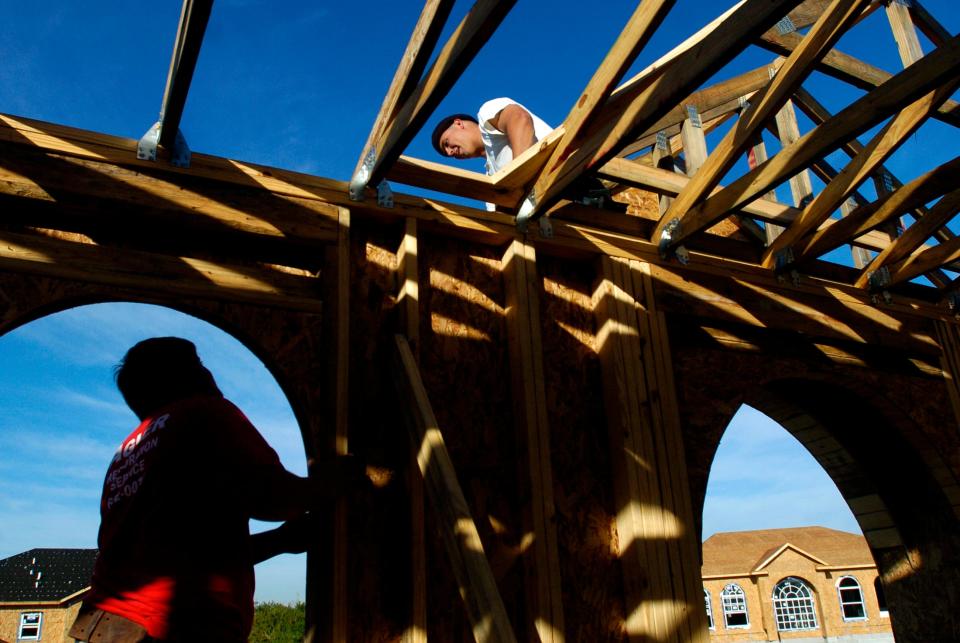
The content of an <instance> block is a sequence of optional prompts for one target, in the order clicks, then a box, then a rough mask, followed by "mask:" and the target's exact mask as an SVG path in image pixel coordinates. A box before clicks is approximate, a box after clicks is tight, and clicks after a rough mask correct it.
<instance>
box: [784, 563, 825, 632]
mask: <svg viewBox="0 0 960 643" xmlns="http://www.w3.org/2000/svg"><path fill="white" fill-rule="evenodd" d="M787 581H790V582H791V583H794V584H799V585H800V586H801V587H803V588H804V589H805V590H806V591H807V594H808V595H807V596H806V597H804V600H808V601H810V614H811V615H812V616H813V618H812V620H813V625H807V626H804V627H790V628H786V629H783V628H781V627H780V625H781V623H780V621H781V619H780V614H779V613H778V611H777V610H778V608H779V607H780V605H781V603H784V602H785V601H787V600H797V599H785V598H780V597H778V596H777V590H778V588H779V587H780V586H781V585H782V584H783V583H785V582H787ZM815 595H816V594H815V593H814V591H813V590H812V589H811V588H810V585H808V584H807V582H806V581H804V580H803V579H800V578H797V577H796V576H787V577H786V578H783V579H781V580H780V581H779V582H777V584H776V585H774V586H773V622H774V625H776V628H777V631H778V632H810V631H813V630H817V629H819V628H820V619H819V617H818V616H817V602H816V601H815V600H814V596H815Z"/></svg>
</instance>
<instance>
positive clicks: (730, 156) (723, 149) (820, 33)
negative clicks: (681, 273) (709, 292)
mask: <svg viewBox="0 0 960 643" xmlns="http://www.w3.org/2000/svg"><path fill="white" fill-rule="evenodd" d="M867 1H868V0H833V1H832V2H831V3H830V6H829V7H828V8H827V10H826V11H825V12H824V14H823V16H822V17H821V18H820V19H819V20H818V21H817V23H816V24H815V25H814V27H813V29H812V30H811V31H810V33H809V34H808V35H807V36H806V37H805V38H804V39H803V42H802V43H800V46H798V47H797V48H796V49H795V50H794V51H793V52H791V53H790V56H789V57H788V58H787V60H786V61H784V63H783V64H782V65H781V66H780V69H779V70H778V71H777V72H776V75H774V76H773V78H772V80H771V81H770V82H769V83H768V84H767V85H766V86H764V87H762V88H761V89H760V90H758V91H757V95H756V96H755V97H754V100H753V101H752V102H751V103H750V105H748V106H747V107H746V108H745V109H744V110H743V111H742V112H741V114H740V118H739V119H738V120H737V122H736V123H735V124H734V126H733V127H732V128H731V129H730V130H729V131H728V132H727V134H726V136H724V137H723V139H722V140H721V141H720V142H719V143H718V144H717V147H716V149H715V150H714V151H713V153H712V154H711V155H710V157H709V158H708V159H706V162H705V164H704V168H703V170H702V171H701V172H699V173H698V174H697V175H696V176H694V178H693V180H692V181H691V182H690V183H688V184H687V186H686V188H684V190H683V192H681V193H680V194H679V195H678V196H677V198H676V199H675V200H674V202H673V204H672V205H671V206H670V210H669V211H668V212H667V213H666V214H665V215H664V216H663V218H662V219H661V220H660V223H659V224H658V225H657V228H656V229H655V230H654V233H653V239H654V240H655V241H656V240H659V239H660V238H661V237H662V235H663V233H664V231H665V229H666V227H667V225H669V224H670V223H671V222H672V221H673V220H674V219H678V220H679V222H680V230H679V231H678V232H677V233H675V234H672V235H671V245H672V246H674V247H675V246H676V245H679V244H680V243H681V242H682V241H683V239H684V238H686V237H687V236H689V235H690V234H693V233H695V232H698V231H699V230H697V229H692V230H688V229H687V226H685V225H684V223H685V219H686V214H687V212H689V210H690V208H691V207H692V206H693V205H694V204H696V203H699V202H701V201H702V200H703V198H704V197H705V196H707V195H709V194H710V192H711V190H713V188H715V187H716V186H717V184H718V183H719V182H720V179H722V178H723V176H724V175H725V174H726V173H727V172H728V171H729V170H730V168H731V167H733V164H734V163H736V161H737V159H738V158H739V156H740V153H741V152H742V151H743V149H744V148H745V147H746V146H747V145H749V144H750V143H751V142H752V141H753V140H754V138H755V137H756V135H757V134H758V133H761V132H762V131H763V127H764V126H765V125H766V123H767V121H768V120H769V119H770V118H772V117H774V116H775V115H776V114H777V112H779V111H780V109H781V108H782V107H783V106H784V104H785V103H786V101H787V100H788V99H789V98H790V95H791V94H792V93H793V90H794V89H795V88H796V87H798V86H799V85H800V84H801V83H802V82H803V81H804V80H805V79H806V78H807V76H808V75H809V74H810V72H811V71H812V66H813V65H814V63H816V61H817V60H819V59H820V58H821V57H822V56H823V55H824V54H825V53H826V52H827V51H829V50H830V49H831V48H832V47H833V45H834V44H835V43H836V42H837V41H838V40H839V39H840V36H842V35H843V33H844V32H845V31H846V29H847V27H849V26H850V24H851V23H852V22H853V21H854V20H855V19H856V18H857V16H858V15H859V14H860V12H861V10H862V8H863V7H864V6H865V5H866V3H867Z"/></svg>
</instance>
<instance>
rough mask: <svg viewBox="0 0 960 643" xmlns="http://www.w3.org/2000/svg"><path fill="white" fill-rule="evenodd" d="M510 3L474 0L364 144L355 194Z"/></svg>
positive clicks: (380, 171)
mask: <svg viewBox="0 0 960 643" xmlns="http://www.w3.org/2000/svg"><path fill="white" fill-rule="evenodd" d="M514 4H516V0H477V2H476V3H475V4H474V5H473V8H472V9H471V10H470V12H469V13H468V14H467V15H466V16H465V17H464V18H463V20H462V21H461V22H460V25H459V26H458V27H457V29H456V30H455V31H454V32H453V34H452V35H451V36H450V38H449V39H448V40H447V42H446V44H445V45H444V46H443V49H441V50H440V53H439V54H438V55H437V58H436V60H435V61H434V62H433V65H431V67H430V69H429V70H428V71H427V72H426V74H425V75H424V77H423V79H422V80H421V81H420V83H419V84H418V85H417V87H416V88H415V89H414V90H413V91H412V92H411V93H410V96H409V97H408V98H407V99H406V101H404V103H403V106H402V107H400V108H399V109H397V110H396V116H395V117H394V118H393V120H392V121H390V123H389V125H387V126H386V127H385V128H384V129H383V130H382V132H381V134H380V135H379V137H377V138H376V139H375V140H374V141H372V142H371V143H370V144H369V145H368V148H367V150H368V152H366V153H365V154H367V155H369V151H375V154H374V156H373V157H372V158H371V159H370V162H369V163H368V162H367V160H366V159H367V156H365V157H364V159H363V166H364V170H363V171H361V172H359V173H358V176H355V177H354V182H353V186H352V187H351V191H352V192H353V193H354V196H355V197H359V192H360V191H361V190H362V186H366V185H376V184H377V183H379V182H380V180H381V179H382V178H383V177H384V175H385V174H386V172H387V170H388V169H389V168H390V166H391V165H393V162H394V161H395V160H396V159H397V158H398V157H399V156H400V154H402V153H403V150H404V149H405V148H406V146H407V144H408V143H409V142H410V141H411V140H412V139H413V137H414V136H416V135H417V132H419V131H420V129H421V128H422V127H423V125H424V124H425V123H426V122H427V119H428V118H430V116H431V114H433V110H434V109H436V107H437V105H439V104H440V101H441V100H443V97H444V96H445V95H446V93H447V91H449V89H450V88H451V87H452V86H453V84H454V83H455V82H456V80H457V78H459V77H460V74H461V73H462V72H463V70H464V69H466V67H467V65H469V64H470V62H471V61H472V60H473V58H474V56H476V54H477V52H478V51H480V48H481V47H482V46H483V44H484V43H485V42H486V41H487V39H489V38H490V36H491V35H492V34H493V32H494V31H495V30H496V28H497V26H498V25H499V24H500V23H501V22H502V21H503V19H504V18H505V17H506V16H507V13H508V12H509V11H510V9H511V8H512V7H513V5H514Z"/></svg>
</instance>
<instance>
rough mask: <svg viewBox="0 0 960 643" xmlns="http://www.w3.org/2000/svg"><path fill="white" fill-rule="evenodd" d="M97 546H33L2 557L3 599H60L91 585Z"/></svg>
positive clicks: (0, 586) (0, 597) (0, 588)
mask: <svg viewBox="0 0 960 643" xmlns="http://www.w3.org/2000/svg"><path fill="white" fill-rule="evenodd" d="M96 556H97V550H96V549H31V550H30V551H25V552H23V553H22V554H17V555H16V556H11V557H10V558H4V559H3V560H0V603H11V602H18V603H23V602H41V601H59V600H62V599H64V598H66V597H68V596H70V595H72V594H76V593H77V592H79V591H81V590H83V589H85V588H87V587H89V586H90V577H91V575H92V574H93V561H94V559H95V558H96Z"/></svg>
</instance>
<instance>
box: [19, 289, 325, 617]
mask: <svg viewBox="0 0 960 643" xmlns="http://www.w3.org/2000/svg"><path fill="white" fill-rule="evenodd" d="M156 336H178V337H183V338H186V339H189V340H191V341H192V342H194V344H196V346H197V351H198V353H199V355H200V357H201V359H202V360H203V362H204V364H205V365H206V366H207V367H208V368H209V370H210V371H211V372H212V373H213V375H214V377H215V378H216V380H217V384H218V386H219V387H220V389H221V390H222V392H223V393H224V395H225V396H226V397H227V399H229V400H231V401H232V402H233V403H235V404H236V405H237V406H238V407H240V408H241V409H242V410H243V411H244V413H245V414H246V415H247V417H248V418H249V419H250V421H251V422H252V423H253V424H254V426H256V427H257V429H258V430H259V431H260V433H261V434H262V435H263V436H264V438H265V439H266V440H267V442H268V443H269V444H270V445H271V446H272V447H273V448H274V450H276V452H277V453H278V455H279V456H280V459H281V461H282V463H283V465H284V466H285V467H286V468H287V469H288V470H289V471H292V472H293V473H296V474H298V475H301V476H305V475H306V470H307V465H306V457H305V450H304V443H303V438H302V437H301V432H300V429H299V428H298V423H297V420H296V418H295V417H294V413H293V410H292V409H291V406H290V403H289V402H288V400H287V398H286V396H285V395H284V393H283V392H282V390H281V388H280V386H279V385H278V383H277V381H276V380H275V379H274V377H273V376H272V375H271V373H270V372H269V371H268V370H267V368H266V367H265V366H264V364H263V362H261V361H260V359H258V358H257V357H256V356H255V355H254V354H253V353H252V352H251V351H250V350H249V349H248V348H246V347H245V346H244V345H243V344H242V343H240V342H239V341H238V340H237V339H235V338H234V337H232V336H231V335H229V334H227V333H226V332H224V331H223V330H220V329H219V328H217V327H216V326H213V325H211V324H209V323H207V322H205V321H202V320H200V319H198V318H196V317H192V316H190V315H187V314H184V313H181V312H178V311H175V310H172V309H169V308H164V307H160V306H153V305H146V304H130V303H109V304H94V305H86V306H79V307H76V308H71V309H69V310H65V311H62V312H58V313H54V314H50V315H47V316H45V317H42V318H39V319H36V320H34V321H32V322H30V323H28V324H25V325H23V326H20V327H17V328H15V329H13V330H11V331H9V332H7V333H6V334H4V335H2V336H0V364H2V365H3V368H2V369H0V408H2V409H3V413H2V414H0V525H4V528H3V529H0V558H7V557H10V556H13V555H16V554H19V553H21V552H26V551H29V550H31V549H34V548H71V549H72V548H95V547H96V539H97V529H98V525H99V501H100V493H101V489H102V485H103V479H104V473H105V471H106V469H107V465H108V464H109V463H110V460H111V458H112V456H113V453H114V451H115V449H116V448H117V446H118V445H119V444H120V442H121V441H122V440H123V439H124V438H125V437H126V436H127V435H128V434H129V433H130V432H131V431H132V430H133V428H134V427H135V426H136V424H137V418H136V417H135V416H134V414H133V413H132V412H131V411H130V410H129V409H128V408H127V406H126V405H125V404H124V401H123V398H122V397H121V396H120V394H119V392H118V391H117V389H116V386H115V385H114V382H113V367H114V365H116V364H117V362H118V361H119V360H120V358H121V357H123V355H124V353H125V352H126V350H127V349H128V348H130V347H131V346H132V345H133V344H135V343H136V342H138V341H140V340H142V339H145V338H148V337H156ZM214 456H215V454H211V457H214ZM273 526H275V524H272V523H259V522H256V521H255V522H254V523H253V524H251V530H252V531H254V532H256V531H263V530H264V529H267V528H270V527H273ZM305 572H306V556H305V555H303V554H300V555H290V554H284V555H281V556H278V557H276V558H273V559H271V560H269V561H266V562H264V563H261V564H260V565H257V567H256V597H255V599H256V601H257V602H280V603H296V602H300V601H303V600H304V598H305ZM41 582H42V581H41Z"/></svg>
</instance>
